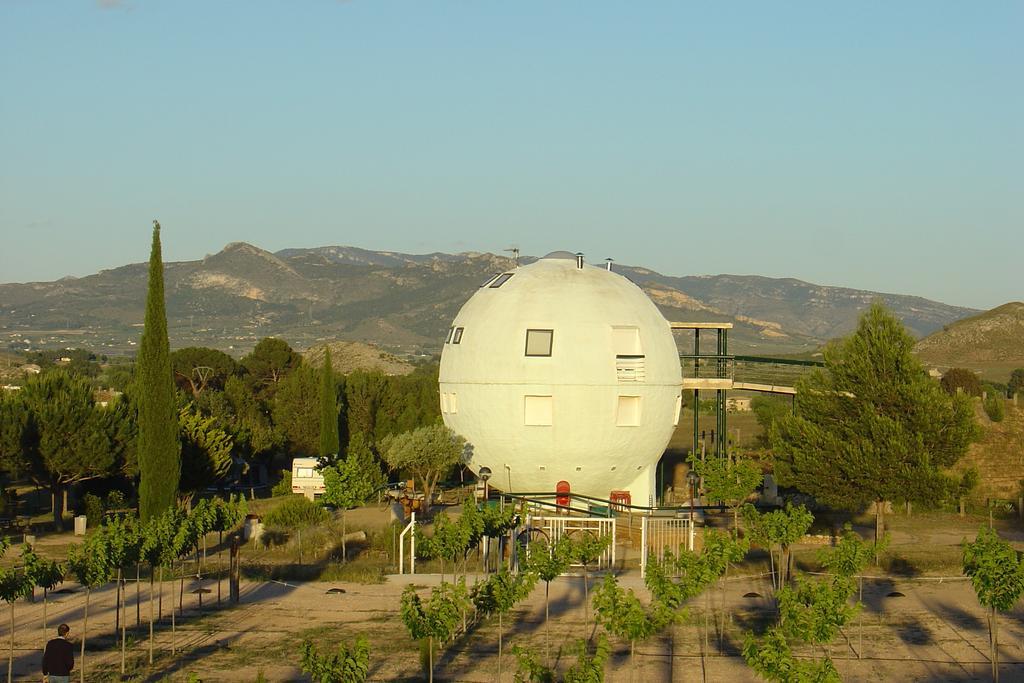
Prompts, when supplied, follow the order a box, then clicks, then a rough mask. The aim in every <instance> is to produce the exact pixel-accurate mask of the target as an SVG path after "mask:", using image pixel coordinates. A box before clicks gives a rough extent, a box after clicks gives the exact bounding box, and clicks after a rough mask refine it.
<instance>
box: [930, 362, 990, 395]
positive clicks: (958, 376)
mask: <svg viewBox="0 0 1024 683" xmlns="http://www.w3.org/2000/svg"><path fill="white" fill-rule="evenodd" d="M939 384H940V385H941V386H942V388H943V389H945V390H946V393H947V394H949V395H950V396H955V395H956V394H957V392H958V391H961V392H963V393H965V394H967V395H968V396H981V380H980V379H978V375H977V374H976V373H975V372H974V371H973V370H968V369H967V368H950V369H949V370H946V373H945V374H944V375H943V376H942V379H941V380H939Z"/></svg>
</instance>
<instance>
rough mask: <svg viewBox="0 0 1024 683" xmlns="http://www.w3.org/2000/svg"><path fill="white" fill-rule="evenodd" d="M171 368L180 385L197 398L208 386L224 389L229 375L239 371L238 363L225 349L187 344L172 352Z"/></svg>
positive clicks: (175, 379)
mask: <svg viewBox="0 0 1024 683" xmlns="http://www.w3.org/2000/svg"><path fill="white" fill-rule="evenodd" d="M171 370H172V371H173V372H174V381H175V383H176V384H177V385H178V387H179V388H181V389H183V390H185V391H187V392H189V393H190V394H192V397H193V398H197V397H198V396H199V395H200V394H201V393H203V391H205V390H206V389H207V388H209V389H215V390H217V391H223V389H224V383H225V382H227V380H228V377H230V376H231V375H233V374H235V373H236V372H237V371H238V363H236V362H235V359H234V358H232V357H231V356H229V355H228V354H226V353H224V352H223V351H218V350H217V349H210V348H206V347H204V346H187V347H185V348H183V349H178V350H177V351H175V352H174V353H172V354H171Z"/></svg>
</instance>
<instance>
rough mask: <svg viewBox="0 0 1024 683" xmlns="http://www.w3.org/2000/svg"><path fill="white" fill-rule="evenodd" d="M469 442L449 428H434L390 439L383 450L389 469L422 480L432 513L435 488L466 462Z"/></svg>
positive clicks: (439, 426) (429, 427)
mask: <svg viewBox="0 0 1024 683" xmlns="http://www.w3.org/2000/svg"><path fill="white" fill-rule="evenodd" d="M465 443H466V440H465V439H463V438H462V437H461V436H459V435H458V434H456V433H455V432H453V431H452V430H451V429H449V428H448V427H445V426H444V425H430V426H427V427H420V428H419V429H415V430H413V431H411V432H405V433H404V434H398V435H395V436H389V437H386V438H385V439H384V440H383V441H381V442H380V451H381V455H382V456H383V457H384V462H386V463H387V464H388V466H389V467H391V468H392V469H395V470H403V471H406V472H409V473H411V474H412V476H413V477H414V480H419V482H420V487H421V489H422V491H423V506H424V511H429V510H430V504H431V499H432V498H433V495H434V486H435V485H436V484H437V481H438V480H439V479H440V478H441V477H442V476H444V475H445V474H447V473H448V471H449V470H451V468H452V467H454V466H455V465H457V464H458V463H459V462H461V461H462V457H463V447H464V446H465Z"/></svg>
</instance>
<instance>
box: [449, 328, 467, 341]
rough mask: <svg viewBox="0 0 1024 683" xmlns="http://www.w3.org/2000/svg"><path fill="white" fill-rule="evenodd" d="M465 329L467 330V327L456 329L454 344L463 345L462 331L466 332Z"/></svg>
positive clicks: (453, 337) (453, 338)
mask: <svg viewBox="0 0 1024 683" xmlns="http://www.w3.org/2000/svg"><path fill="white" fill-rule="evenodd" d="M465 329H466V328H465V327H456V328H455V334H454V335H453V336H452V344H461V343H462V331H463V330H465Z"/></svg>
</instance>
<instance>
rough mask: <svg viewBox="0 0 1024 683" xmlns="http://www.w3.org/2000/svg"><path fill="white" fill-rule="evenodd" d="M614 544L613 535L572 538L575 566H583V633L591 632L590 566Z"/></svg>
mask: <svg viewBox="0 0 1024 683" xmlns="http://www.w3.org/2000/svg"><path fill="white" fill-rule="evenodd" d="M613 542H614V539H613V538H612V537H611V535H605V536H597V535H595V534H593V533H590V532H583V533H581V534H577V535H576V536H575V537H573V538H572V545H571V546H570V551H569V552H570V554H571V557H572V561H573V563H575V564H580V565H583V632H584V633H587V632H589V631H590V565H592V564H594V563H595V562H597V561H598V560H600V559H601V555H603V554H604V552H605V551H606V550H607V549H608V547H609V546H610V545H611V544H612V543H613Z"/></svg>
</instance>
